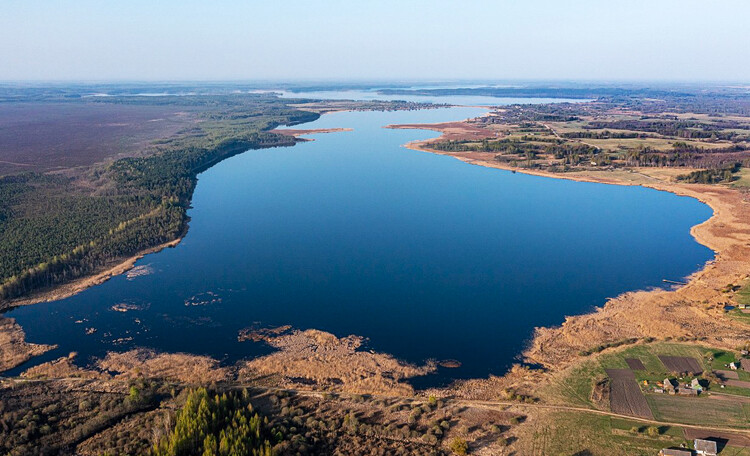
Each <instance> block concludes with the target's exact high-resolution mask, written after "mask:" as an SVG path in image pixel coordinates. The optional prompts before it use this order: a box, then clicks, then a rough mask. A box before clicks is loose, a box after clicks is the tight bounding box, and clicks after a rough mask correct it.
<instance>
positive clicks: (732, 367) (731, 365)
mask: <svg viewBox="0 0 750 456" xmlns="http://www.w3.org/2000/svg"><path fill="white" fill-rule="evenodd" d="M738 367H739V366H738V365H737V363H729V368H730V369H732V370H737V368H738Z"/></svg>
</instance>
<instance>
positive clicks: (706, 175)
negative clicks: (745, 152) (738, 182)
mask: <svg viewBox="0 0 750 456" xmlns="http://www.w3.org/2000/svg"><path fill="white" fill-rule="evenodd" d="M741 166H742V164H741V163H734V164H732V165H730V166H726V167H723V168H711V169H701V170H698V171H693V172H691V173H688V174H682V175H680V176H677V180H678V181H682V182H687V183H692V184H718V183H722V182H731V181H732V180H734V173H736V172H738V171H739V170H740V168H741Z"/></svg>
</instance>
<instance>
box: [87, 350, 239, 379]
mask: <svg viewBox="0 0 750 456" xmlns="http://www.w3.org/2000/svg"><path fill="white" fill-rule="evenodd" d="M97 367H99V368H100V369H102V370H104V371H111V372H116V373H117V374H116V375H115V379H117V380H130V379H135V378H139V377H145V378H158V379H162V380H169V381H174V382H180V383H187V384H194V385H208V384H211V383H216V382H223V381H226V380H228V379H229V378H230V372H229V370H228V369H226V368H223V367H219V362H218V361H216V360H215V359H212V358H210V357H208V356H198V355H190V354H186V353H157V352H154V351H152V350H145V349H136V350H130V351H127V352H123V353H114V352H111V353H108V354H107V357H106V358H104V359H103V360H100V361H99V362H98V363H97Z"/></svg>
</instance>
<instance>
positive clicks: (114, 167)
mask: <svg viewBox="0 0 750 456" xmlns="http://www.w3.org/2000/svg"><path fill="white" fill-rule="evenodd" d="M317 117H318V114H316V113H311V112H305V111H298V110H294V109H291V108H287V107H286V106H285V105H284V104H283V103H282V102H280V101H278V100H276V101H274V100H271V102H267V101H264V102H262V103H258V104H257V105H256V106H254V107H253V109H248V108H243V109H242V110H232V111H221V112H219V111H209V112H207V113H205V114H204V118H205V120H204V121H203V122H201V123H199V124H198V126H196V128H194V129H193V130H190V131H188V132H184V133H183V134H181V135H179V136H177V137H175V138H172V139H169V140H166V141H160V142H159V143H158V144H155V145H154V146H152V147H153V149H152V150H151V154H150V155H148V156H145V157H134V158H124V159H121V160H118V161H115V162H114V163H112V164H111V165H109V166H108V167H106V168H104V169H96V170H93V171H91V172H90V176H88V177H87V178H86V180H87V181H88V183H89V184H91V185H94V186H95V187H96V188H95V189H94V190H93V191H91V190H88V191H87V190H86V189H85V186H81V185H76V182H74V181H72V180H71V179H69V178H64V177H59V176H48V175H40V174H26V175H21V176H10V177H5V178H2V179H0V307H2V305H1V304H2V303H3V302H4V303H5V304H7V302H8V300H10V299H12V298H16V297H19V296H23V295H25V294H28V293H29V292H31V291H34V290H36V289H40V288H44V287H49V286H52V285H56V284H60V283H64V282H66V281H69V280H71V279H75V278H78V277H81V276H84V275H87V274H91V273H93V272H95V271H97V270H98V269H100V268H101V267H103V266H104V265H106V264H108V263H109V262H111V261H113V260H115V259H119V258H122V257H127V256H131V255H134V254H136V253H137V252H139V251H142V250H145V249H147V248H150V247H154V246H156V245H160V244H163V243H165V242H168V241H171V240H174V239H176V238H177V237H179V236H180V235H181V234H182V233H184V231H185V229H186V222H187V216H186V211H187V208H188V206H189V203H190V199H191V197H192V194H193V190H194V189H195V185H196V182H197V180H196V176H197V174H198V173H200V172H201V171H203V170H205V169H207V168H209V167H211V166H212V165H213V164H215V163H217V162H219V161H221V160H223V159H225V158H228V157H230V156H232V155H235V154H238V153H242V152H244V151H246V150H248V149H257V148H264V147H276V146H289V145H292V144H294V143H295V141H296V140H295V139H294V138H293V137H290V136H287V135H279V134H275V133H272V132H269V131H268V130H270V129H272V128H275V127H276V126H278V125H280V124H296V123H300V122H306V121H311V120H314V119H316V118H317Z"/></svg>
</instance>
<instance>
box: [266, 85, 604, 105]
mask: <svg viewBox="0 0 750 456" xmlns="http://www.w3.org/2000/svg"><path fill="white" fill-rule="evenodd" d="M462 87H463V88H468V86H466V85H461V86H415V87H410V89H411V90H421V89H436V88H440V89H448V88H462ZM480 87H486V86H480ZM277 92H278V93H279V94H280V95H281V96H282V98H311V99H326V100H357V101H375V100H382V101H387V100H401V101H410V102H413V103H436V104H437V103H440V104H451V105H462V106H501V105H512V104H529V103H533V104H541V103H576V102H581V101H589V100H577V99H570V98H510V97H491V96H486V95H443V96H433V95H420V94H417V95H408V94H398V95H388V94H380V93H378V89H369V90H340V91H330V90H320V91H315V92H288V91H283V90H282V91H277Z"/></svg>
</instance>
